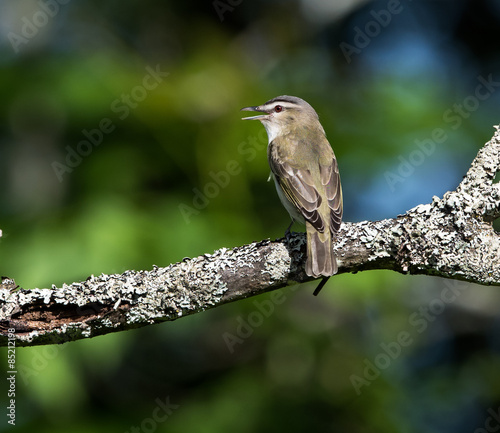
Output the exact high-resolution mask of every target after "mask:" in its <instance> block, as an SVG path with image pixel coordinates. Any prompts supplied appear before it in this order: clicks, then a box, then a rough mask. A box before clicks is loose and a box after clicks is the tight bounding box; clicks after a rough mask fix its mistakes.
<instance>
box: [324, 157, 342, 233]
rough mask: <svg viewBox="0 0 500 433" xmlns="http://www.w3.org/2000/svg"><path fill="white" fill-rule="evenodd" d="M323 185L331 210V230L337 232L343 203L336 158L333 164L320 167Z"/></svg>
mask: <svg viewBox="0 0 500 433" xmlns="http://www.w3.org/2000/svg"><path fill="white" fill-rule="evenodd" d="M319 170H320V175H321V183H322V184H323V185H324V186H325V191H326V197H327V199H328V207H329V208H330V229H331V230H332V232H337V231H338V230H339V228H340V222H341V221H342V213H343V203H342V186H341V184H340V174H339V167H338V164H337V159H336V158H335V156H334V157H333V159H332V162H331V164H326V165H323V164H321V163H320V165H319Z"/></svg>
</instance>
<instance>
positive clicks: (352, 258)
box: [0, 126, 500, 346]
mask: <svg viewBox="0 0 500 433" xmlns="http://www.w3.org/2000/svg"><path fill="white" fill-rule="evenodd" d="M499 168H500V130H499V127H498V126H497V127H496V133H495V135H494V136H493V138H492V139H491V140H490V141H489V142H488V143H486V145H485V146H484V147H483V148H481V149H480V151H479V152H478V154H477V156H476V158H475V159H474V161H473V162H472V165H471V167H470V169H469V171H468V172H467V174H466V176H465V177H464V179H463V181H462V182H461V183H460V185H458V187H457V189H456V190H455V191H451V192H447V193H446V194H445V195H444V196H443V197H442V198H438V197H433V198H432V201H431V202H430V203H428V204H422V205H419V206H416V207H415V208H413V209H411V210H409V211H407V212H406V213H405V214H404V215H398V216H397V217H395V218H392V219H385V220H382V221H373V222H372V221H362V222H359V223H343V224H342V226H341V229H340V232H339V234H338V239H337V241H336V243H335V245H334V250H335V252H336V254H337V257H338V258H339V273H345V272H352V273H354V272H358V271H364V270H370V269H391V270H394V271H397V272H401V273H409V274H425V275H435V276H436V275H437V276H441V277H445V278H452V279H459V280H466V281H470V282H474V283H478V284H485V285H500V236H499V234H498V233H497V232H495V230H494V229H493V224H492V223H493V221H494V220H495V219H496V218H498V217H499V216H500V186H499V185H500V184H499V183H497V182H495V176H496V173H497V171H498V170H499ZM0 236H1V231H0ZM305 258H306V239H305V235H304V234H303V233H293V234H292V235H291V236H290V238H288V239H277V240H274V241H271V240H269V239H266V240H263V241H260V242H254V243H252V244H249V245H244V246H241V247H236V248H232V249H227V248H222V249H220V250H217V251H215V252H214V253H213V254H204V255H202V256H199V257H196V258H193V259H189V258H186V259H184V260H183V261H182V262H179V263H175V264H172V265H169V266H167V267H163V268H160V267H156V266H154V267H153V269H152V270H150V271H132V270H131V271H126V272H124V273H123V274H121V275H104V274H103V275H100V276H98V277H95V276H93V275H92V276H90V277H89V278H87V280H85V281H82V282H76V283H72V284H70V285H66V284H64V285H63V286H62V287H60V288H58V287H55V286H53V287H52V288H51V289H32V290H25V289H17V288H16V285H15V283H14V281H13V280H12V279H9V278H6V277H2V282H1V284H0V345H3V346H6V345H7V344H8V342H9V341H15V344H16V345H17V346H33V345H40V344H55V343H63V342H66V341H73V340H78V339H81V338H89V337H95V336H97V335H103V334H107V333H110V332H117V331H123V330H127V329H133V328H138V327H141V326H146V325H150V324H154V323H160V322H164V321H168V320H176V319H178V318H180V317H183V316H188V315H190V314H194V313H199V312H201V311H204V310H206V309H208V308H213V307H216V306H218V305H222V304H225V303H227V302H233V301H236V300H238V299H244V298H248V297H250V296H255V295H258V294H260V293H264V292H268V291H271V290H276V289H279V288H281V287H285V286H287V285H290V284H294V283H303V282H306V281H310V280H311V278H310V277H308V276H307V275H306V274H305V272H304V263H305Z"/></svg>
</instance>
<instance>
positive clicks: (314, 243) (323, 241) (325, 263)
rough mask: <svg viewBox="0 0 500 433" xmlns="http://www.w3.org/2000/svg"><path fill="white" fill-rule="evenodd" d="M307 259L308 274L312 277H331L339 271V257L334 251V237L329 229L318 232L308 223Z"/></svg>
mask: <svg viewBox="0 0 500 433" xmlns="http://www.w3.org/2000/svg"><path fill="white" fill-rule="evenodd" d="M306 229H307V261H306V274H307V275H309V276H310V277H315V278H318V277H320V276H323V277H330V276H331V275H333V274H336V273H337V258H336V257H335V254H334V253H333V246H332V237H331V234H330V231H329V230H326V231H325V232H324V233H320V232H318V231H317V230H316V229H314V227H313V226H312V225H310V224H309V223H306Z"/></svg>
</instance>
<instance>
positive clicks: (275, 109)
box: [274, 105, 283, 113]
mask: <svg viewBox="0 0 500 433" xmlns="http://www.w3.org/2000/svg"><path fill="white" fill-rule="evenodd" d="M274 111H276V113H281V112H282V111H283V107H282V106H281V105H276V107H274Z"/></svg>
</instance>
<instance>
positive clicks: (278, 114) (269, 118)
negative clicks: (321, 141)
mask: <svg viewBox="0 0 500 433" xmlns="http://www.w3.org/2000/svg"><path fill="white" fill-rule="evenodd" d="M241 111H257V112H258V113H261V114H258V115H257V116H250V117H244V118H243V120H260V121H261V122H262V124H263V125H264V127H265V128H266V131H267V135H268V136H269V142H271V141H272V140H273V139H274V138H275V137H277V136H280V135H285V134H287V133H289V132H291V131H293V130H295V129H300V128H304V127H306V128H320V130H321V131H322V132H323V134H324V130H323V127H322V126H321V124H320V123H319V118H318V114H317V113H316V111H314V108H313V107H311V106H310V105H309V104H308V103H307V102H306V101H304V100H303V99H301V98H297V97H296V96H287V95H283V96H277V97H276V98H273V99H271V100H269V101H267V102H265V103H264V104H262V105H257V106H253V107H245V108H242V109H241Z"/></svg>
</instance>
